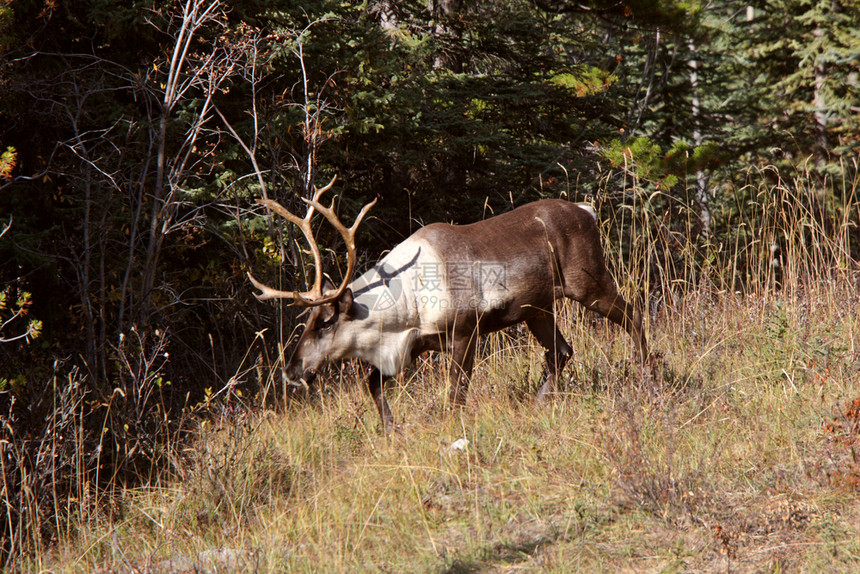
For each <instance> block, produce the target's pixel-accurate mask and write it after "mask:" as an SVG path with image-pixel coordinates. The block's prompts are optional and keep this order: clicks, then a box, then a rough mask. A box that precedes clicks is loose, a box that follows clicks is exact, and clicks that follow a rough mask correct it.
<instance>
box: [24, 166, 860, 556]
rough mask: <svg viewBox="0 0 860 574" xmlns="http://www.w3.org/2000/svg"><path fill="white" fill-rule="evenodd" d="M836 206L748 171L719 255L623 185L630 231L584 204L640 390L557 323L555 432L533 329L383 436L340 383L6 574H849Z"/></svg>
mask: <svg viewBox="0 0 860 574" xmlns="http://www.w3.org/2000/svg"><path fill="white" fill-rule="evenodd" d="M849 171H850V170H846V174H847V173H849ZM850 173H856V169H855V170H854V171H850ZM824 185H825V187H824V188H822V186H821V185H820V184H814V183H813V182H812V179H811V178H809V177H806V176H805V175H804V174H798V177H797V178H795V179H792V180H791V181H784V180H782V179H780V178H779V177H778V176H777V174H776V173H775V172H773V171H772V170H760V171H756V172H751V173H750V174H749V177H748V178H747V182H746V184H745V185H743V186H739V187H737V188H731V189H725V190H723V192H722V193H725V194H727V196H730V197H732V198H734V200H735V202H736V205H737V206H738V209H736V210H733V209H729V208H727V209H726V210H725V211H724V212H720V213H718V214H715V218H714V220H715V225H714V227H713V229H711V230H710V234H709V235H705V234H703V230H702V229H700V228H699V222H698V220H697V218H696V217H695V214H696V206H695V205H694V204H693V203H692V202H690V201H687V200H683V199H679V198H677V197H669V196H667V195H666V194H665V193H662V192H654V191H652V192H651V193H650V194H649V193H646V191H645V188H643V187H640V186H639V184H638V182H635V181H631V182H630V183H629V185H627V186H626V187H625V189H624V190H623V192H624V193H625V194H626V196H627V197H628V198H629V201H626V203H625V206H624V207H617V201H616V200H617V198H616V197H613V194H612V193H610V191H609V190H608V189H607V191H606V193H605V194H604V195H602V196H599V197H597V198H596V203H597V204H598V207H599V212H600V213H601V215H602V221H601V228H602V231H603V233H604V239H605V242H606V250H607V253H608V256H609V258H610V264H611V267H612V269H613V270H614V273H615V275H616V277H617V279H618V282H619V284H620V285H621V287H622V290H623V292H624V294H625V296H627V297H629V298H630V299H631V300H634V301H636V300H638V302H639V304H640V305H643V306H647V308H648V311H649V312H648V314H649V316H650V319H651V320H650V324H649V332H648V334H649V337H650V343H651V346H652V348H653V350H654V351H655V352H656V354H657V356H658V357H659V360H658V364H659V368H658V369H657V371H656V372H655V373H654V374H653V375H651V376H648V374H647V373H644V372H642V371H641V370H640V369H638V368H637V367H636V366H635V365H634V364H633V361H632V359H633V345H632V344H631V342H630V340H629V337H627V335H626V334H625V333H623V332H622V331H621V330H619V329H617V328H615V327H612V326H610V325H607V324H606V323H605V322H604V321H603V320H600V319H597V318H595V317H594V316H592V315H591V314H589V313H584V312H582V311H581V310H579V309H577V308H574V307H572V306H570V305H566V304H565V305H560V307H559V310H558V311H559V317H560V321H561V324H562V331H563V332H564V333H565V335H566V337H567V338H568V340H569V341H570V342H571V344H572V346H573V347H574V349H575V354H574V357H573V359H572V360H571V362H570V363H569V365H568V367H567V369H566V371H565V373H564V376H563V377H562V380H560V381H559V385H558V392H557V393H556V394H555V396H554V397H553V398H552V400H551V401H550V403H549V405H548V406H546V407H544V408H541V407H538V406H537V405H535V404H534V401H533V399H532V397H533V396H534V393H535V391H536V389H537V386H538V384H539V379H540V375H541V370H542V361H543V350H542V349H541V348H540V347H539V345H537V343H536V342H535V341H534V340H533V339H532V338H530V336H529V335H528V334H527V332H526V331H525V330H524V329H523V328H513V329H510V330H508V331H505V332H502V333H498V334H495V335H493V336H490V337H487V338H486V339H485V340H484V341H483V342H482V344H481V347H480V350H479V353H478V357H477V361H476V367H475V374H474V377H473V382H472V385H471V388H470V394H469V398H468V402H467V405H466V407H465V408H464V409H462V410H453V411H452V410H448V409H447V404H446V389H445V388H444V382H443V381H444V376H443V374H442V373H444V371H445V369H444V364H443V363H444V362H445V361H446V360H447V359H446V358H444V357H438V356H433V357H430V358H426V359H421V360H420V361H419V364H418V365H417V366H416V368H415V369H413V370H411V371H409V372H407V373H406V374H404V375H403V376H402V377H401V378H400V379H398V381H397V382H396V383H395V384H394V385H392V386H391V388H389V389H388V390H387V393H388V396H389V398H390V402H391V405H392V408H393V410H394V412H395V416H396V417H397V422H398V423H399V427H398V431H397V432H395V433H393V434H392V435H391V436H386V435H385V434H383V433H382V432H381V425H380V423H379V420H378V416H377V414H376V410H375V409H374V407H373V405H372V402H371V401H370V399H369V397H368V396H367V392H366V391H365V390H364V388H363V377H364V376H365V375H366V372H365V369H364V368H362V367H361V366H360V365H356V364H352V363H348V364H344V365H338V366H333V367H332V369H331V371H330V373H329V377H327V380H328V381H329V383H328V384H324V385H322V386H321V388H320V389H318V390H317V391H315V392H312V393H310V397H309V399H308V400H300V401H293V402H290V403H289V404H288V405H286V406H285V408H280V409H276V410H267V409H266V408H264V407H262V406H260V407H257V408H254V409H249V410H244V411H234V412H233V415H232V416H231V417H229V418H225V419H223V420H221V421H219V420H213V419H208V420H207V421H205V422H203V423H202V424H200V426H199V431H198V432H197V435H196V438H195V440H194V441H193V443H190V444H189V445H188V447H187V449H186V450H184V451H183V452H182V453H181V458H175V459H174V460H175V464H176V473H177V475H178V476H180V477H181V479H178V480H169V481H161V482H155V483H154V484H152V485H145V486H141V487H136V488H126V489H122V488H119V489H118V490H117V491H115V492H114V493H113V494H114V496H113V497H112V500H115V501H117V502H118V503H120V504H121V505H122V506H121V510H119V511H117V512H105V511H97V510H98V509H94V508H93V506H92V505H85V504H83V503H82V502H81V501H79V500H77V498H78V497H80V498H85V497H86V496H87V495H86V494H85V493H84V492H83V491H81V493H80V495H75V494H73V495H72V496H69V497H67V498H65V499H63V500H60V499H57V502H56V504H57V505H58V508H59V507H60V506H62V509H63V510H62V512H58V514H60V515H62V516H67V517H68V520H67V522H66V526H65V527H64V528H58V529H56V530H57V532H58V536H57V538H56V540H55V541H54V543H53V545H52V546H51V547H46V546H44V545H41V546H37V545H36V544H35V543H33V544H32V545H31V546H30V547H29V549H30V550H31V551H30V552H29V553H28V554H25V555H26V556H29V557H30V558H29V559H28V560H22V561H21V562H20V563H19V564H18V566H19V567H20V569H22V570H41V569H50V570H52V571H67V572H84V571H93V570H99V569H104V570H107V569H113V570H115V571H128V572H131V571H134V570H135V569H139V570H142V571H147V570H148V571H158V572H173V571H189V570H193V569H195V568H196V569H198V570H200V571H212V572H214V571H236V572H239V571H241V572H283V571H295V572H318V571H331V572H356V571H387V572H428V571H431V572H435V571H441V572H477V571H492V572H503V571H504V572H507V571H549V572H570V571H612V572H616V571H679V572H680V571H703V572H711V571H713V572H726V571H733V572H746V571H749V572H752V571H756V572H761V571H773V572H776V571H786V570H787V571H824V570H826V571H835V572H840V571H841V572H851V571H855V570H856V569H857V567H858V566H860V526H858V525H860V504H858V502H860V500H858V494H860V463H858V461H857V458H856V453H857V452H858V451H860V407H858V402H857V401H855V399H860V320H858V315H857V312H856V310H857V309H858V308H860V306H858V305H860V293H858V269H857V266H856V261H855V259H856V256H857V249H858V240H857V237H858V236H857V223H858V222H859V221H860V201H858V194H857V191H858V189H860V186H858V182H857V181H856V180H854V181H849V182H848V183H847V184H846V185H845V186H844V187H838V188H828V187H826V186H827V185H828V183H827V182H825V184H824ZM613 193H615V192H613ZM723 203H725V202H723ZM611 206H612V207H611ZM667 214H671V217H669V216H667ZM622 245H624V246H625V247H624V248H621V247H620V246H622ZM852 250H853V251H852ZM249 356H250V354H249ZM275 361H276V360H275V359H273V361H272V363H273V364H274V363H275ZM260 372H261V373H262V374H263V375H264V376H270V377H273V378H271V379H269V382H268V383H266V382H265V381H263V383H262V388H273V387H274V386H277V385H274V381H276V380H277V381H280V378H279V376H275V375H274V374H271V375H269V374H268V373H270V371H268V370H267V369H265V368H260ZM271 372H272V373H276V372H277V369H274V370H273V371H271ZM279 384H280V383H279ZM68 432H76V431H75V427H74V424H71V426H70V427H69V428H68ZM459 439H465V441H460V440H459ZM466 441H467V442H466ZM464 444H465V445H466V446H463V445H464ZM454 445H457V448H455V447H454ZM179 454H180V453H178V452H177V455H179ZM76 456H78V457H79V458H80V459H83V458H85V457H86V456H91V454H89V453H77V455H76ZM7 503H8V501H7ZM21 507H22V508H24V509H25V510H26V509H28V508H33V507H32V505H30V504H29V503H28V502H27V501H26V500H24V501H23V504H22V505H21Z"/></svg>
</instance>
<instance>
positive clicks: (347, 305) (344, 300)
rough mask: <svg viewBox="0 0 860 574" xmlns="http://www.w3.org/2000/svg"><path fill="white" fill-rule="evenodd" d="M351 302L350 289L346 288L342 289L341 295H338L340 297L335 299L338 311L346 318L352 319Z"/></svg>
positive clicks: (352, 308)
mask: <svg viewBox="0 0 860 574" xmlns="http://www.w3.org/2000/svg"><path fill="white" fill-rule="evenodd" d="M353 302H354V301H353V296H352V289H350V288H349V287H347V288H346V289H344V291H343V293H341V294H340V297H338V298H337V303H336V304H337V307H338V311H340V312H341V313H343V314H344V315H345V316H346V317H352V316H353V315H354V314H355V313H354V309H355V307H354V305H353Z"/></svg>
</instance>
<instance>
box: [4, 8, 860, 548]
mask: <svg viewBox="0 0 860 574" xmlns="http://www.w3.org/2000/svg"><path fill="white" fill-rule="evenodd" d="M858 144H860V4H858V2H856V1H850V0H827V1H814V0H788V1H780V2H777V1H767V0H762V1H752V2H734V1H720V0H716V1H712V2H701V1H695V0H694V1H690V2H680V1H671V2H664V1H660V2H657V1H652V0H622V1H618V2H588V1H585V2H569V1H566V0H565V1H559V2H548V1H543V0H492V1H486V2H470V1H467V0H429V1H426V0H421V1H414V2H413V1H408V0H407V1H402V2H395V1H393V0H367V1H365V2H338V1H330V0H310V1H280V0H235V1H231V2H225V1H219V0H187V1H178V2H171V1H152V0H138V1H135V2H127V1H119V0H16V1H14V2H13V1H10V0H2V1H0V151H2V156H0V230H2V231H3V233H2V237H0V285H2V287H0V291H2V293H0V297H2V299H0V417H2V420H3V424H2V429H0V445H2V446H0V455H2V461H3V466H2V471H3V496H2V499H3V500H4V501H5V502H6V504H4V506H3V508H2V509H0V530H2V533H3V537H2V538H3V541H4V542H3V547H2V548H0V557H2V559H3V561H4V562H6V563H7V564H8V563H9V561H12V560H14V559H15V557H16V556H20V555H21V553H22V552H24V553H25V552H27V551H29V550H32V549H33V548H34V547H36V546H38V545H39V544H40V543H42V542H50V541H52V540H56V536H57V532H58V530H59V527H58V525H59V524H60V522H61V520H59V519H58V518H57V517H56V514H57V512H58V510H57V509H58V508H61V507H62V505H59V506H58V505H57V504H56V500H57V497H60V498H62V497H69V496H72V495H74V494H75V493H77V495H79V494H80V493H81V491H82V490H81V489H82V487H81V484H86V485H87V486H86V487H85V488H84V489H85V490H86V489H90V488H91V489H93V490H94V491H104V489H110V488H117V485H126V484H136V483H139V482H140V481H141V480H142V479H145V478H146V477H151V476H153V475H155V474H158V473H159V472H163V471H167V472H169V471H170V467H171V464H172V463H173V461H174V459H173V458H172V457H171V456H170V453H169V452H168V450H169V448H168V445H175V444H176V442H175V441H176V440H177V437H180V438H181V437H183V436H185V433H188V432H191V431H190V429H192V428H193V427H194V421H197V420H200V419H201V418H205V417H207V416H210V415H211V412H212V409H216V406H215V405H217V409H221V410H223V409H225V408H235V405H236V404H241V405H247V404H263V403H266V401H271V400H276V399H274V398H273V397H280V396H282V393H283V392H284V391H283V389H282V388H281V385H280V382H279V383H278V384H271V382H272V381H273V380H279V379H278V378H277V377H275V378H274V379H273V378H272V377H270V376H269V375H268V373H269V372H270V370H271V369H272V368H273V367H274V366H276V365H278V364H279V363H278V362H279V360H280V359H281V357H282V356H283V353H284V352H285V351H284V349H285V348H287V347H288V346H289V343H290V336H291V334H292V333H293V329H294V328H295V326H296V324H297V322H298V321H299V320H298V319H296V317H295V314H294V313H293V312H292V310H291V309H289V308H287V307H279V306H277V305H273V304H260V303H258V302H257V301H256V300H255V299H254V298H253V297H252V290H251V289H250V285H249V284H248V282H247V280H246V276H245V272H246V271H248V270H251V269H253V270H254V272H255V274H256V275H257V277H259V278H261V279H262V280H263V281H264V282H267V283H269V284H275V285H283V286H289V287H290V288H292V286H302V285H303V282H304V281H305V271H306V266H305V264H304V261H303V253H302V251H301V249H300V248H299V247H297V245H296V243H295V241H294V240H293V239H294V238H293V233H294V232H295V230H294V229H290V228H289V227H288V226H284V225H282V224H283V222H282V221H277V220H273V219H272V218H271V216H270V215H269V214H267V213H266V212H265V211H264V210H263V209H262V208H260V207H259V206H257V205H256V204H255V199H258V198H262V197H269V198H273V199H276V200H278V201H279V202H280V203H282V204H283V205H284V206H286V207H287V208H288V209H292V210H293V211H294V212H296V213H298V212H303V204H302V203H301V201H300V198H302V197H308V196H310V195H311V194H312V192H313V186H314V185H318V186H322V185H324V184H325V183H327V182H328V181H329V180H330V179H331V178H332V177H333V176H337V178H338V179H337V182H336V184H335V185H336V190H337V191H338V192H343V193H342V195H341V196H340V199H339V203H338V209H339V211H340V212H341V213H342V214H347V215H348V216H352V215H353V214H355V213H356V212H357V211H358V207H359V206H361V205H363V204H364V203H366V202H368V201H370V200H372V199H373V198H379V203H378V204H377V207H376V208H375V209H374V210H373V212H372V213H371V216H372V217H370V218H369V219H368V221H367V223H365V224H364V225H363V226H362V228H361V233H360V237H359V241H358V243H359V248H360V250H361V251H362V253H363V265H365V266H367V265H370V264H372V263H373V262H374V261H375V260H376V258H377V257H378V256H379V254H380V253H382V252H383V251H384V250H385V249H388V248H390V247H391V246H393V245H394V244H396V243H397V242H399V241H400V240H402V239H403V238H405V237H406V236H408V235H409V233H411V232H412V231H414V230H415V229H417V228H418V227H420V226H421V225H423V224H425V223H430V222H434V221H451V222H459V223H466V222H471V221H475V220H478V219H481V218H484V217H489V216H490V215H492V214H494V213H500V212H503V211H505V210H507V209H510V208H511V207H513V206H517V205H521V204H523V203H525V202H528V201H532V200H535V199H538V198H544V197H566V198H569V199H571V200H576V201H583V200H588V201H592V202H593V203H594V204H595V205H596V207H597V208H598V211H599V213H600V214H601V217H602V219H603V220H612V221H614V222H615V223H614V224H613V226H612V228H611V229H608V230H605V231H606V232H607V233H608V234H609V239H608V241H607V247H608V249H609V250H610V252H611V254H610V259H612V260H613V261H627V262H628V263H627V265H626V266H625V269H624V282H628V281H629V284H630V285H633V286H635V287H634V289H635V293H634V298H636V296H638V302H639V304H640V305H645V306H647V308H648V309H650V310H651V312H652V313H653V312H656V310H658V309H659V308H660V307H661V305H664V304H665V302H666V301H667V299H671V297H672V290H673V289H674V288H675V287H677V286H678V285H684V286H685V288H689V287H690V286H698V285H709V286H715V288H716V289H718V290H719V289H722V290H725V291H727V292H747V291H750V290H757V289H763V290H776V289H779V288H780V285H781V282H782V281H783V279H784V277H783V274H784V273H785V268H784V266H783V265H782V264H781V261H782V259H781V258H782V252H783V251H784V249H785V244H786V242H787V241H790V242H792V244H795V243H794V240H795V239H796V238H800V241H801V243H802V244H803V245H804V246H805V247H804V248H805V249H809V250H810V252H811V251H812V250H815V249H816V248H817V247H819V246H820V244H819V243H818V242H817V241H813V240H812V239H810V240H809V241H808V242H806V243H804V242H803V238H804V237H806V238H810V237H811V236H810V234H811V233H812V232H811V231H810V229H809V228H806V227H795V223H796V221H797V220H796V219H790V218H783V217H780V215H779V214H780V213H783V212H789V211H791V212H794V211H797V210H800V211H802V212H804V213H806V214H808V215H809V217H810V218H811V219H812V220H814V221H815V222H817V224H818V227H816V229H817V230H822V231H823V235H824V236H829V237H837V236H838V237H839V240H840V243H839V246H838V249H836V250H835V251H828V254H833V253H836V254H837V255H838V256H837V257H830V255H827V256H822V258H816V257H812V255H811V257H812V259H811V260H813V261H815V262H816V264H815V266H814V268H812V269H810V270H809V271H811V273H810V275H809V276H810V277H814V278H825V279H826V278H827V277H828V273H830V272H831V271H832V269H834V268H836V267H839V266H841V268H843V269H844V268H845V266H846V265H848V266H849V267H850V265H851V262H856V261H857V260H860V229H858V212H857V198H856V197H855V196H854V192H855V191H856V190H857V185H856V182H857V178H858V171H857V168H858V157H860V147H858ZM786 181H795V182H797V181H799V182H802V185H801V186H800V188H801V189H803V190H804V191H803V193H800V194H797V193H792V194H787V193H782V192H780V191H779V190H784V189H785V188H784V187H782V186H781V184H782V183H783V182H786ZM762 182H765V183H766V184H767V185H761V184H762ZM762 194H765V195H764V196H763V195H762ZM634 218H639V219H636V221H640V222H644V224H643V225H639V226H632V225H629V222H630V221H632V220H633V219H634ZM846 222H847V223H846ZM320 234H321V235H320V237H321V238H322V239H323V242H324V243H326V242H327V244H328V245H329V246H330V247H331V250H330V251H327V252H326V257H327V258H328V263H327V269H329V270H330V273H331V274H332V275H333V276H336V273H337V271H336V270H337V269H338V268H339V267H338V264H339V263H342V262H341V261H340V258H339V256H338V255H337V253H338V251H339V246H338V245H337V243H336V242H335V240H334V238H333V237H334V236H333V235H332V234H331V233H330V231H327V230H325V228H321V231H320ZM654 238H660V239H661V243H660V245H661V249H655V248H653V247H649V245H652V243H651V242H652V240H653V239H654ZM636 254H644V256H642V257H634V255H636ZM813 255H814V254H813ZM828 257H830V258H828ZM846 262H848V263H846ZM854 264H855V265H856V263H854ZM263 333H265V335H263ZM260 373H265V374H260ZM266 381H268V383H267V382H266ZM219 412H220V411H219ZM207 413H208V414H207ZM73 428H74V429H77V432H74V433H73V432H66V431H69V429H73ZM64 433H65V434H64ZM48 444H50V445H51V449H50V453H47V452H46V451H45V449H44V448H43V447H45V445H48ZM83 452H86V453H90V454H88V455H87V456H81V454H80V453H83ZM47 461H49V462H50V464H46V462H47ZM97 498H98V497H96V499H97Z"/></svg>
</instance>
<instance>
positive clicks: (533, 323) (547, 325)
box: [526, 313, 573, 404]
mask: <svg viewBox="0 0 860 574" xmlns="http://www.w3.org/2000/svg"><path fill="white" fill-rule="evenodd" d="M526 326H527V327H528V328H529V331H531V333H532V335H534V336H535V338H536V339H537V340H538V341H539V342H540V344H541V345H543V347H544V348H545V349H546V354H545V355H544V357H545V359H546V364H545V366H544V374H543V378H542V381H543V382H542V383H541V387H540V390H538V394H537V402H538V404H540V403H542V402H543V401H544V399H545V398H546V395H547V394H548V393H551V392H552V391H554V390H555V384H556V381H557V380H558V375H559V374H561V371H562V369H564V366H565V365H566V364H567V361H568V360H569V359H570V357H571V355H572V354H573V349H571V348H570V345H569V344H568V343H567V341H565V340H564V337H563V336H562V335H561V333H560V332H559V330H558V327H557V326H556V324H555V317H553V316H552V315H551V314H549V313H542V314H540V315H536V316H535V317H532V318H531V319H529V320H527V321H526Z"/></svg>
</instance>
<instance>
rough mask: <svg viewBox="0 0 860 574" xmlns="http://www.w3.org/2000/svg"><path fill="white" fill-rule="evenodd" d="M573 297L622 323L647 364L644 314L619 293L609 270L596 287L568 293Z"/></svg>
mask: <svg viewBox="0 0 860 574" xmlns="http://www.w3.org/2000/svg"><path fill="white" fill-rule="evenodd" d="M566 295H567V296H568V297H570V298H571V299H575V300H576V301H579V303H581V304H582V305H583V306H584V307H585V308H586V309H589V310H591V311H596V312H598V313H600V314H601V315H603V316H604V317H606V318H607V319H609V320H610V321H612V322H613V323H615V324H617V325H620V326H621V327H622V328H623V329H624V330H625V331H627V333H628V334H629V335H630V337H631V338H632V339H633V343H634V344H635V345H636V352H637V354H638V355H639V361H640V362H641V363H642V364H647V363H648V362H649V360H650V356H649V354H648V342H647V340H646V339H645V331H644V330H643V329H642V314H641V313H640V312H639V311H638V310H637V309H636V308H635V307H634V306H633V305H631V304H630V303H628V302H627V301H625V300H624V297H622V296H621V294H620V293H618V289H617V288H616V287H615V282H614V281H613V280H612V277H610V275H609V273H608V272H604V274H603V279H602V281H601V282H600V283H599V284H597V285H595V286H594V289H591V290H589V291H588V292H586V293H585V294H584V296H583V294H575V293H570V294H568V293H566Z"/></svg>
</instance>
